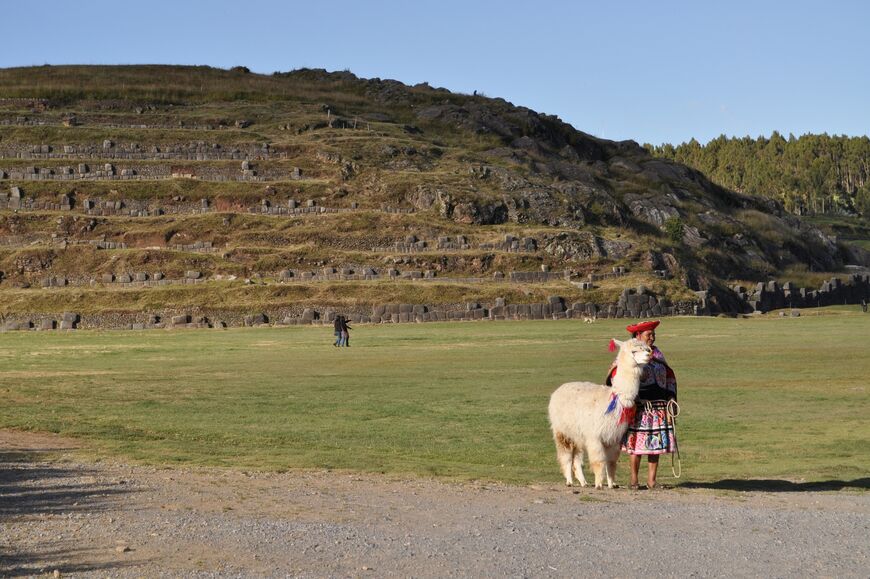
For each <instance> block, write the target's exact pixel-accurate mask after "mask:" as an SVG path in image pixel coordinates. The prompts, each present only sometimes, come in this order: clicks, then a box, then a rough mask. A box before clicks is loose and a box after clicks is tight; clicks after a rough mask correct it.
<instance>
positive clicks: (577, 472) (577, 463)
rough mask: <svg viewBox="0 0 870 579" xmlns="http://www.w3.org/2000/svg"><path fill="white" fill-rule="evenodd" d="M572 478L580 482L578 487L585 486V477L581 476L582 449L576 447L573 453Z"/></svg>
mask: <svg viewBox="0 0 870 579" xmlns="http://www.w3.org/2000/svg"><path fill="white" fill-rule="evenodd" d="M574 476H575V477H576V478H577V480H578V481H580V486H581V487H585V486H586V477H585V476H583V449H582V448H580V447H577V448H576V450H575V451H574Z"/></svg>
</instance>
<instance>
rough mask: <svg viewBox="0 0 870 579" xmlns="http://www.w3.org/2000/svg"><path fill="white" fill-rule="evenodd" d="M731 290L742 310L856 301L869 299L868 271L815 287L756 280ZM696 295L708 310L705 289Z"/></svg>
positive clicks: (811, 306)
mask: <svg viewBox="0 0 870 579" xmlns="http://www.w3.org/2000/svg"><path fill="white" fill-rule="evenodd" d="M731 290H732V291H733V292H734V293H735V294H736V296H737V298H738V299H739V300H740V301H741V302H742V303H743V304H744V306H745V310H746V311H753V312H768V311H770V310H776V309H782V308H813V307H824V306H833V305H849V304H859V303H861V300H866V301H868V302H870V274H866V273H854V274H852V275H850V276H848V277H847V278H846V279H845V280H843V279H840V278H837V277H834V278H831V279H830V280H828V281H826V282H824V283H823V284H822V285H821V287H820V288H819V289H816V290H813V289H809V288H803V287H801V288H799V287H797V286H796V285H795V284H793V283H791V282H785V283H783V284H780V283H779V282H777V281H769V282H767V283H763V282H759V283H758V284H756V286H755V287H754V288H751V289H748V288H746V287H743V286H739V285H735V286H733V287H732V288H731ZM698 298H699V299H700V300H701V307H702V308H704V309H708V308H709V306H708V304H707V298H708V295H707V292H698ZM712 313H717V312H712Z"/></svg>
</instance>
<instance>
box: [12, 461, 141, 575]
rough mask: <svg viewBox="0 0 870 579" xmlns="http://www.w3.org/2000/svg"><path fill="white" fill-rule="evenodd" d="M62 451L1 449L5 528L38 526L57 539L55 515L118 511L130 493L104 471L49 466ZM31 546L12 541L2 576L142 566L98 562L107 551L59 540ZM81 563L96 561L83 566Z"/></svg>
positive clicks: (74, 466) (31, 543) (33, 543)
mask: <svg viewBox="0 0 870 579" xmlns="http://www.w3.org/2000/svg"><path fill="white" fill-rule="evenodd" d="M63 450H65V449H51V448H48V449H46V448H39V449H16V450H0V520H2V521H3V523H4V524H5V525H14V524H15V523H16V522H37V523H40V524H41V525H44V526H46V527H48V533H49V534H53V535H56V533H55V532H54V531H53V530H52V529H51V528H50V527H51V526H53V523H52V521H53V518H52V517H64V518H66V517H68V516H70V515H72V514H76V513H81V514H88V515H93V514H96V513H104V512H110V511H112V510H115V509H117V508H118V503H119V502H120V501H121V500H123V497H124V496H125V495H127V494H128V493H130V492H131V490H129V489H126V488H119V487H118V485H116V484H111V483H107V482H101V481H100V480H99V479H100V477H99V474H100V473H98V472H97V471H96V470H94V469H90V468H87V467H82V466H81V465H66V464H64V463H54V462H47V460H48V458H49V457H51V456H55V455H57V454H58V453H59V452H62V451H63ZM10 543H11V544H10ZM28 543H30V544H28V545H22V546H21V547H20V548H19V547H18V546H16V545H15V541H14V540H13V541H10V542H9V543H7V545H6V546H5V549H4V551H5V552H3V553H0V576H2V577H21V576H31V575H34V574H41V573H44V572H47V571H48V572H50V571H51V570H55V569H56V570H58V571H60V572H61V573H84V572H87V571H110V570H111V569H118V568H121V567H128V566H130V565H134V564H138V563H136V562H131V561H117V562H115V561H112V562H105V561H103V562H97V559H99V558H100V556H101V555H102V557H105V553H98V552H96V551H91V550H85V549H80V548H76V546H75V545H63V544H62V543H60V542H57V541H53V542H47V543H43V544H39V542H38V541H37V540H35V539H34V538H30V540H29V541H28ZM31 545H37V546H36V547H32V546H31ZM82 560H84V561H88V560H90V561H92V562H84V563H82V562H81V561H82ZM73 561H76V562H73ZM140 563H141V562H140ZM110 574H111V573H110Z"/></svg>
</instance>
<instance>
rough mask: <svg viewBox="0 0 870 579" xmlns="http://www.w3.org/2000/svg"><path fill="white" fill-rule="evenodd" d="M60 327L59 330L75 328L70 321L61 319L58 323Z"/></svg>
mask: <svg viewBox="0 0 870 579" xmlns="http://www.w3.org/2000/svg"><path fill="white" fill-rule="evenodd" d="M60 329H61V330H74V329H75V325H74V324H73V323H72V322H67V321H61V323H60Z"/></svg>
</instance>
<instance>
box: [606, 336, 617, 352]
mask: <svg viewBox="0 0 870 579" xmlns="http://www.w3.org/2000/svg"><path fill="white" fill-rule="evenodd" d="M607 351H608V352H615V351H616V342H614V341H613V340H612V339H611V340H610V344H609V345H608V346H607Z"/></svg>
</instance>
